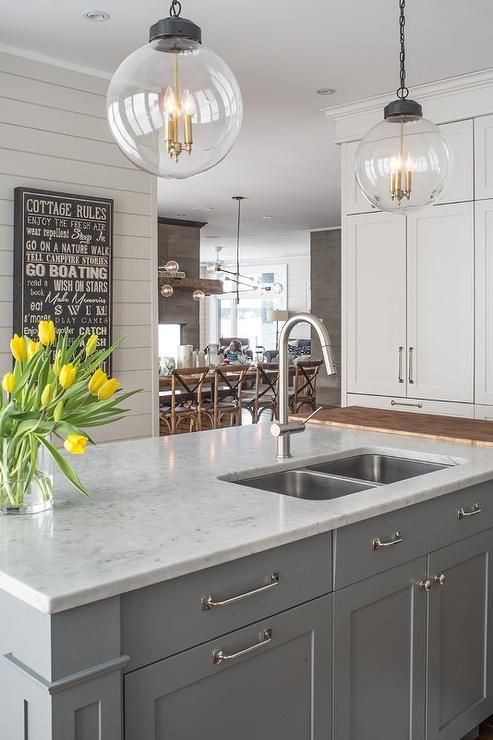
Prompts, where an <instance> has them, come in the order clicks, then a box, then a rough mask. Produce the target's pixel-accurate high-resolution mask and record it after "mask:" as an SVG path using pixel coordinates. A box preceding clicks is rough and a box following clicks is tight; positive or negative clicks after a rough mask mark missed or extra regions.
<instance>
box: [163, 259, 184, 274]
mask: <svg viewBox="0 0 493 740" xmlns="http://www.w3.org/2000/svg"><path fill="white" fill-rule="evenodd" d="M164 267H165V269H166V270H167V271H168V272H170V273H174V272H178V270H179V269H180V265H179V264H178V262H176V261H175V260H169V262H166V264H165V266H164Z"/></svg>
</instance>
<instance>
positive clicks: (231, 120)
mask: <svg viewBox="0 0 493 740" xmlns="http://www.w3.org/2000/svg"><path fill="white" fill-rule="evenodd" d="M107 115H108V121H109V125H110V128H111V131H112V133H113V136H114V138H115V141H116V143H117V145H118V146H119V148H120V149H121V150H122V152H123V153H124V154H125V156H127V157H128V158H129V159H130V160H131V161H132V162H133V163H134V164H135V165H137V167H140V168H141V169H143V170H146V171H147V172H150V173H152V174H153V175H158V176H159V177H165V178H172V179H182V178H186V177H190V176H192V175H196V174H199V173H200V172H204V171H205V170H208V169H210V168H211V167H214V166H215V165H216V164H218V162H220V161H221V160H222V159H223V158H224V157H225V156H226V155H227V154H228V152H229V151H230V149H231V148H232V146H233V144H234V143H235V141H236V139H237V137H238V134H239V132H240V128H241V122H242V117H243V104H242V98H241V92H240V88H239V86H238V83H237V81H236V78H235V76H234V74H233V72H232V71H231V69H230V68H229V67H228V65H227V64H226V63H225V62H224V61H223V60H222V59H221V58H220V57H219V56H218V55H217V54H215V53H214V52H213V51H212V50H211V49H208V48H207V47H205V46H203V45H202V31H201V29H200V28H199V26H197V25H196V24H195V23H193V21H191V20H189V19H187V18H182V17H181V3H180V2H178V0H173V2H172V3H171V7H170V11H169V17H168V18H162V19H161V20H159V21H157V22H156V23H154V25H153V26H151V29H150V32H149V43H148V44H146V45H145V46H143V47H141V48H140V49H137V51H134V52H133V53H132V54H130V56H129V57H127V59H125V60H124V61H123V62H122V64H121V65H120V66H119V68H118V69H117V70H116V72H115V74H114V75H113V78H112V80H111V82H110V86H109V88H108V95H107Z"/></svg>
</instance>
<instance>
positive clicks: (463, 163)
mask: <svg viewBox="0 0 493 740" xmlns="http://www.w3.org/2000/svg"><path fill="white" fill-rule="evenodd" d="M473 128H474V127H473V121H472V119H468V120H467V121H455V122H454V123H445V124H443V125H442V126H440V129H441V131H442V133H443V135H444V136H445V138H446V139H447V143H448V145H449V147H450V149H451V152H452V160H453V163H452V174H451V177H450V182H449V184H448V186H447V188H446V190H445V192H444V194H443V195H442V197H441V198H440V203H455V202H459V201H466V200H472V199H473V198H474V135H473Z"/></svg>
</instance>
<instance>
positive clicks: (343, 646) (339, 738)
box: [333, 557, 427, 740]
mask: <svg viewBox="0 0 493 740" xmlns="http://www.w3.org/2000/svg"><path fill="white" fill-rule="evenodd" d="M425 577H426V557H422V558H419V559H417V560H414V561H412V562H410V563H406V564H404V565H401V566H399V567H397V568H393V569H391V570H388V571H386V572H385V573H381V574H379V575H376V576H373V577H372V578H369V579H367V580H366V581H361V582H360V583H356V584H354V585H353V586H348V587H347V588H344V589H342V590H341V591H338V592H336V593H335V594H334V634H335V636H336V637H335V640H334V674H333V676H334V679H333V680H334V710H333V711H334V738H335V740H361V739H362V738H364V740H396V739H397V738H398V740H422V739H423V738H424V733H425V710H424V703H425V685H424V683H425V664H426V603H427V597H426V591H425V590H424V589H422V588H419V587H418V586H417V584H418V583H419V582H420V581H421V580H422V579H424V578H425Z"/></svg>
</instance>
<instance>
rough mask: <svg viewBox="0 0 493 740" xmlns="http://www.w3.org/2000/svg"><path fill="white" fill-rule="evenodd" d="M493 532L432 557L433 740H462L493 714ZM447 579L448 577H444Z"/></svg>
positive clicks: (430, 666) (430, 698) (430, 677)
mask: <svg viewBox="0 0 493 740" xmlns="http://www.w3.org/2000/svg"><path fill="white" fill-rule="evenodd" d="M492 553H493V530H487V531H485V532H481V534H478V535H475V536H473V537H468V538H467V539H465V540H462V541H461V542H457V543H456V544H454V545H450V546H449V547H444V548H442V549H441V550H438V551H437V552H434V553H432V554H431V555H430V556H429V557H430V561H429V573H430V578H431V579H432V580H433V577H434V576H437V577H439V576H441V575H443V576H445V581H444V583H443V585H442V586H440V585H439V583H438V582H436V581H435V582H434V585H433V588H432V590H431V592H430V626H429V650H428V653H429V655H428V715H427V716H428V720H427V724H428V737H427V740H456V739H457V738H458V737H462V736H463V735H465V734H466V733H468V732H469V731H470V730H471V729H472V728H474V727H475V726H476V725H478V724H479V723H480V722H481V721H482V720H483V719H485V718H486V717H487V716H488V715H489V714H491V712H492V711H493V690H492V681H491V671H492V670H493V631H492V629H491V627H492V619H493V611H492V607H493V604H492V596H491V590H492V586H493V582H492V575H491V572H492V571H491V568H492V559H491V558H492ZM442 580H443V578H442Z"/></svg>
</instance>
